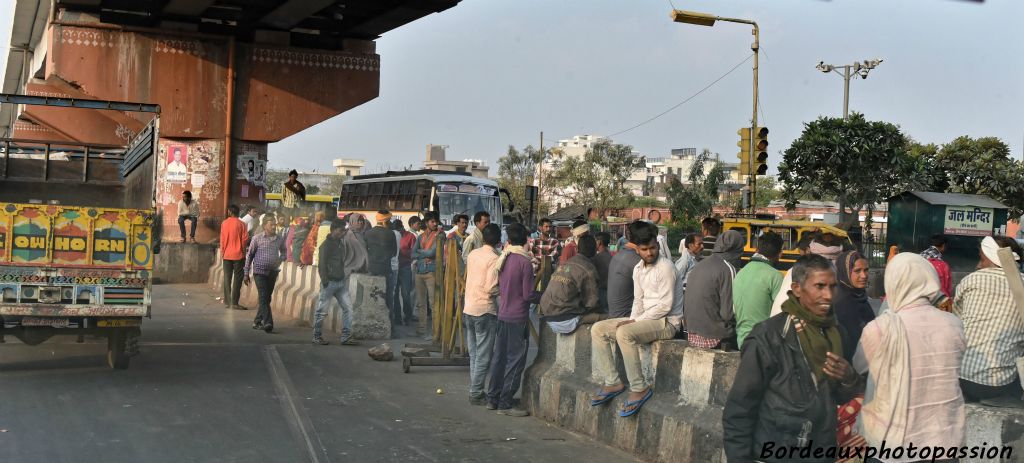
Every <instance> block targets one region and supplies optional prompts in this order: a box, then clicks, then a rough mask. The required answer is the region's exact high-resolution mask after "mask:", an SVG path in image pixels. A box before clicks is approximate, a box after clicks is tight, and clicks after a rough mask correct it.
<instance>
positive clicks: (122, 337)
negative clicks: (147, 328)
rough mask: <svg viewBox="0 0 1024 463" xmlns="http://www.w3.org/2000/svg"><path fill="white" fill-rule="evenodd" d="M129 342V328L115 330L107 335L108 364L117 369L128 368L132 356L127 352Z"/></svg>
mask: <svg viewBox="0 0 1024 463" xmlns="http://www.w3.org/2000/svg"><path fill="white" fill-rule="evenodd" d="M127 343H128V333H127V330H114V331H113V332H112V333H110V335H109V336H108V337H107V365H110V368H113V369H115V370H124V369H127V368H128V362H129V361H130V360H131V357H129V356H128V353H127V352H125V348H126V347H127Z"/></svg>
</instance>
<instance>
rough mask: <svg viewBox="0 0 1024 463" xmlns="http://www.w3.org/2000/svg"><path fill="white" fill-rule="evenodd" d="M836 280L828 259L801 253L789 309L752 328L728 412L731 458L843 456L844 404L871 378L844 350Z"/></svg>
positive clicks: (817, 458)
mask: <svg viewBox="0 0 1024 463" xmlns="http://www.w3.org/2000/svg"><path fill="white" fill-rule="evenodd" d="M835 287H836V274H835V271H834V270H833V267H832V263H831V262H829V261H828V259H826V258H824V257H822V256H818V255H808V256H803V257H801V258H800V259H798V260H797V261H796V264H794V266H793V283H792V285H791V286H790V291H788V293H787V294H788V295H789V299H787V300H786V303H785V304H783V313H781V314H778V315H775V316H773V317H771V318H769V319H768V320H765V321H764V322H762V323H759V324H758V325H756V326H754V329H753V330H751V332H750V335H748V336H747V338H746V340H745V341H744V343H743V351H742V354H741V357H740V367H739V370H738V371H737V374H736V379H735V382H734V383H733V387H732V390H730V391H729V397H728V399H727V400H726V403H725V410H724V412H723V414H722V430H723V435H724V441H725V454H726V456H727V457H728V459H729V461H744V462H746V461H753V460H757V461H763V462H780V461H809V462H820V463H825V462H829V463H831V462H834V461H836V459H837V458H839V457H841V456H842V454H841V453H838V454H837V451H836V448H835V446H836V407H837V405H840V404H842V403H845V402H847V401H849V400H850V399H852V398H853V396H854V395H855V394H857V393H860V392H863V390H864V382H863V379H862V378H861V377H860V376H858V375H857V373H856V372H855V371H854V369H853V368H852V367H851V366H850V364H849V363H848V362H847V361H846V360H845V359H844V358H843V337H844V336H845V333H844V331H843V330H842V329H841V328H840V327H839V326H838V323H837V322H836V319H835V316H833V315H832V313H831V305H832V293H833V291H834V290H835ZM790 447H795V449H797V450H796V451H793V450H791V449H790ZM815 452H818V453H817V455H815ZM822 455H824V456H822Z"/></svg>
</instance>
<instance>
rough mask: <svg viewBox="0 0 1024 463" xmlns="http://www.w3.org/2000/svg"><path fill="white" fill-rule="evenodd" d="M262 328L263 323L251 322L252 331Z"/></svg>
mask: <svg viewBox="0 0 1024 463" xmlns="http://www.w3.org/2000/svg"><path fill="white" fill-rule="evenodd" d="M262 327H263V323H260V322H259V321H254V322H252V329H254V330H258V329H260V328H262Z"/></svg>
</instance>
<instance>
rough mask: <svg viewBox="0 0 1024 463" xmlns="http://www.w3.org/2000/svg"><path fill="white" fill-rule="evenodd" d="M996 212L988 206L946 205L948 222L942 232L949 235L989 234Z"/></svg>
mask: <svg viewBox="0 0 1024 463" xmlns="http://www.w3.org/2000/svg"><path fill="white" fill-rule="evenodd" d="M993 219H995V212H994V211H993V210H992V209H991V208H987V207H970V206H946V219H945V221H946V223H945V224H944V225H943V227H942V232H943V233H945V234H947V235H961V236H989V235H991V234H992V220H993Z"/></svg>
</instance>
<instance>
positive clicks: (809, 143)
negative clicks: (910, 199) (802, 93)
mask: <svg viewBox="0 0 1024 463" xmlns="http://www.w3.org/2000/svg"><path fill="white" fill-rule="evenodd" d="M907 146H908V140H907V138H906V137H905V136H904V135H903V133H901V132H900V129H899V128H898V127H897V126H895V125H893V124H890V123H888V122H881V121H868V120H866V119H865V118H864V115H863V114H860V113H852V114H851V115H850V117H849V119H842V118H834V117H821V118H818V119H817V120H815V121H813V122H810V123H807V124H804V131H803V133H802V134H801V135H800V138H798V139H796V140H794V141H793V144H792V145H791V146H790V147H789V148H787V149H786V151H785V152H784V153H783V160H782V163H780V164H779V180H780V181H781V182H782V183H783V184H784V185H785V188H784V190H783V193H782V196H783V198H785V200H786V206H787V207H790V208H792V207H795V206H796V203H797V201H799V200H800V199H801V198H804V197H806V196H810V197H811V198H813V199H818V200H820V199H822V198H823V197H825V196H828V195H836V196H837V197H838V200H839V213H840V217H841V219H840V227H844V228H849V227H850V226H851V225H852V223H848V222H849V221H848V220H846V210H847V207H848V206H849V207H850V208H852V211H853V213H854V214H853V215H852V220H853V221H855V220H856V217H857V215H858V213H859V211H860V209H861V208H863V207H864V206H865V205H873V204H875V203H876V202H879V201H882V200H884V199H886V198H888V197H890V196H892V195H894V194H896V193H898V192H900V191H902V190H905V189H907V187H908V186H910V185H912V184H913V183H914V182H915V181H916V180H918V179H919V177H920V176H919V173H918V172H919V170H918V169H919V168H920V165H919V163H918V162H917V160H916V159H914V158H913V157H912V156H910V155H909V154H908V151H907Z"/></svg>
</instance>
